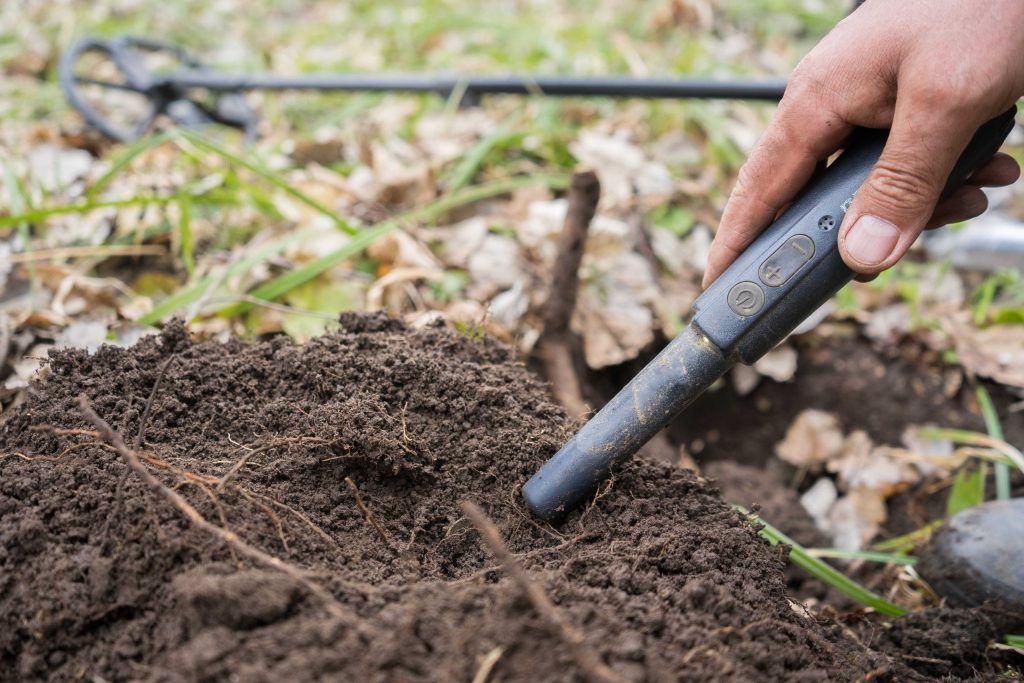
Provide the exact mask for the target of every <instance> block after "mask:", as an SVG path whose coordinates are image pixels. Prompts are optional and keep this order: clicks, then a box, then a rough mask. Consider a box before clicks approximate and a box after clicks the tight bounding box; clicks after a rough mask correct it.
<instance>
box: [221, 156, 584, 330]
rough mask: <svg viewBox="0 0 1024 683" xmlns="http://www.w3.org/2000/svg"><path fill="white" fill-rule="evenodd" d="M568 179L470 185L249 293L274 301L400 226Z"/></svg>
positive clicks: (242, 307) (239, 309)
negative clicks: (531, 187)
mask: <svg viewBox="0 0 1024 683" xmlns="http://www.w3.org/2000/svg"><path fill="white" fill-rule="evenodd" d="M568 182H569V179H568V177H566V176H539V177H535V176H528V177H518V178H509V179H507V180H500V181H496V182H493V183H488V184H485V185H479V186H476V187H471V188H469V189H467V190H465V191H463V192H459V193H455V194H451V195H446V196H444V197H441V198H440V199H438V200H436V201H435V202H433V203H431V204H428V205H426V206H423V207H420V208H418V209H413V210H411V211H407V212H405V213H403V214H400V215H398V216H396V217H395V218H392V219H390V220H387V221H384V222H382V223H378V224H377V225H375V226H374V227H372V228H369V229H367V230H363V231H362V232H360V233H359V234H357V235H356V236H354V237H353V238H352V239H351V240H350V241H349V242H347V243H346V244H345V245H344V246H342V247H340V248H339V249H336V250H335V251H333V252H331V253H329V254H325V255H324V256H321V257H320V258H318V259H316V260H314V261H311V262H309V263H307V264H306V265H304V266H302V267H301V268H297V269H295V270H293V271H290V272H288V273H285V274H284V275H281V276H280V277H278V278H275V279H273V280H271V281H270V282H267V283H266V284H264V285H261V286H260V287H257V288H256V289H254V290H253V291H252V292H250V296H252V297H255V298H257V299H265V300H267V301H273V300H274V299H277V298H278V297H280V296H282V295H283V294H286V293H287V292H289V291H291V290H292V289H295V288H296V287H298V286H299V285H302V284H305V283H306V282H309V281H310V280H312V279H313V278H315V277H316V276H318V275H320V274H321V273H323V272H325V271H326V270H328V269H330V268H332V267H334V266H336V265H337V264H339V263H342V262H343V261H345V260H347V259H349V258H352V257H353V256H355V255H357V254H359V253H360V252H361V251H363V249H365V248H366V247H368V246H369V245H370V244H371V243H372V242H373V241H374V240H376V239H379V238H380V237H383V236H384V235H386V234H388V233H389V232H392V231H394V230H397V229H398V228H399V227H400V226H402V225H404V224H407V223H415V222H429V221H433V220H436V219H438V218H440V217H441V216H443V215H444V214H446V213H448V212H449V211H451V210H452V209H455V208H458V207H460V206H466V205H468V204H473V203H475V202H478V201H481V200H484V199H489V198H491V197H498V196H500V195H503V194H508V193H509V192H513V191H514V190H518V189H521V188H524V187H530V186H533V185H545V186H547V187H549V188H552V189H555V188H565V187H567V186H568ZM252 306H253V304H252V303H249V302H243V303H239V304H235V305H233V306H230V307H228V308H226V309H224V310H222V311H221V314H222V315H228V316H230V315H238V314H240V313H244V312H245V311H247V310H249V309H251V308H252Z"/></svg>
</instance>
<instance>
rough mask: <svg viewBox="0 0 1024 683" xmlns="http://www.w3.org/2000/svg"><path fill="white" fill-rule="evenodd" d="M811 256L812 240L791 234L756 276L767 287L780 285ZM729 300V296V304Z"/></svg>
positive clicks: (812, 253)
mask: <svg viewBox="0 0 1024 683" xmlns="http://www.w3.org/2000/svg"><path fill="white" fill-rule="evenodd" d="M812 256H814V241H813V240H812V239H811V238H810V237H808V236H807V235H793V236H792V237H790V238H789V239H788V240H786V242H785V244H783V245H782V246H781V247H779V248H778V249H776V250H775V253H774V254H772V255H771V256H769V257H768V258H767V259H766V260H765V262H764V263H762V264H761V267H760V268H759V269H758V271H757V276H758V277H759V278H761V282H763V283H765V284H766V285H768V286H769V287H781V286H782V285H784V284H786V282H787V281H789V278H791V277H793V275H794V274H795V273H796V271H798V270H800V266H802V265H804V264H805V263H807V262H808V261H810V260H811V257H812ZM731 302H732V299H731V298H730V305H731ZM758 308H760V307H758ZM733 310H735V309H733Z"/></svg>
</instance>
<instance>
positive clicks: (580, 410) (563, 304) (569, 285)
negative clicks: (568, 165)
mask: <svg viewBox="0 0 1024 683" xmlns="http://www.w3.org/2000/svg"><path fill="white" fill-rule="evenodd" d="M600 198H601V184H600V182H599V181H598V179H597V174H596V173H594V172H593V171H588V170H584V171H577V172H575V173H573V176H572V185H571V186H570V187H569V208H568V211H567V212H566V214H565V224H564V225H563V227H562V234H561V235H560V236H559V239H558V256H557V257H556V259H555V266H554V272H553V275H552V278H551V290H550V291H551V294H550V295H549V296H548V300H547V303H545V304H544V331H543V333H542V334H541V337H540V339H539V340H538V343H537V352H538V355H539V356H540V359H541V362H542V363H543V364H544V373H545V375H546V376H547V379H548V382H550V383H551V386H552V390H553V391H554V393H555V398H557V399H558V401H559V403H561V404H562V406H563V407H564V408H565V409H566V410H568V411H569V413H570V414H571V415H572V416H573V417H583V416H584V415H586V414H587V413H588V412H589V408H588V407H587V404H586V402H585V401H584V400H583V393H582V391H581V390H580V384H579V378H578V377H577V376H576V369H575V366H574V363H573V353H572V334H571V333H570V331H569V322H570V320H572V312H573V310H575V308H576V294H577V292H578V291H579V286H580V281H579V269H580V263H581V262H582V261H583V248H584V246H585V244H586V241H587V230H588V229H589V228H590V221H591V220H592V219H593V218H594V214H595V213H596V212H597V203H598V201H599V200H600Z"/></svg>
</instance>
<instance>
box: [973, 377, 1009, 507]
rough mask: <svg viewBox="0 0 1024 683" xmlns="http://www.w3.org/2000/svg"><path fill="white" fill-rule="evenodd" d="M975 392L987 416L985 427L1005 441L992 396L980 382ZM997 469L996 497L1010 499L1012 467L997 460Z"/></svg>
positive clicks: (995, 437)
mask: <svg viewBox="0 0 1024 683" xmlns="http://www.w3.org/2000/svg"><path fill="white" fill-rule="evenodd" d="M974 393H975V395H976V396H977V397H978V405H979V406H981V414H982V416H983V417H984V418H985V429H986V430H987V431H988V435H989V436H991V437H992V438H993V439H997V440H999V441H1004V440H1005V439H1004V438H1003V425H1001V424H1000V423H999V414H998V413H996V407H995V406H994V405H993V404H992V397H991V396H989V395H988V392H987V391H985V387H983V386H982V385H980V384H979V385H978V388H977V389H976V390H975V392H974ZM995 471H996V498H997V499H999V500H1009V499H1010V468H1009V467H1008V466H1007V465H1006V463H1002V462H997V463H996V465H995Z"/></svg>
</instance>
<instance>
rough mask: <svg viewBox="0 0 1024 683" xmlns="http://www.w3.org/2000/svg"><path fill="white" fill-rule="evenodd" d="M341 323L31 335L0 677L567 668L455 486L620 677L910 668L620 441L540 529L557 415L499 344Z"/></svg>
mask: <svg viewBox="0 0 1024 683" xmlns="http://www.w3.org/2000/svg"><path fill="white" fill-rule="evenodd" d="M342 323H343V326H344V331H343V332H341V333H338V334H333V335H329V336H325V337H322V338H319V339H316V340H314V341H312V342H310V343H309V344H306V345H302V346H296V345H294V344H292V343H291V342H289V341H287V340H286V339H283V338H275V339H272V340H269V341H263V342H259V343H243V342H240V341H231V342H228V343H225V344H220V343H213V342H204V343H198V342H195V341H193V340H191V339H190V338H189V336H188V334H187V333H186V332H185V330H184V328H183V327H182V326H181V325H171V326H169V327H168V328H167V329H166V330H165V331H164V333H163V334H162V335H160V336H159V337H151V338H147V339H144V340H143V341H141V342H140V343H139V344H137V345H136V346H135V347H133V348H131V349H127V350H125V349H119V348H114V347H103V348H101V349H100V350H99V351H97V352H96V353H94V354H92V355H90V354H88V353H86V352H84V351H76V350H67V351H62V352H59V353H57V354H54V355H53V356H52V358H51V359H50V361H49V370H48V373H47V374H46V376H45V378H43V379H41V380H40V381H37V382H36V383H35V384H34V385H33V386H32V388H31V390H30V391H29V393H28V395H27V398H26V400H25V401H24V402H23V403H22V404H21V405H20V406H18V407H17V408H16V409H14V410H12V411H10V412H9V413H8V414H7V415H5V416H4V417H3V422H2V423H0V678H2V679H4V680H38V679H47V678H49V679H63V680H67V679H76V678H84V679H86V680H89V679H90V678H91V677H94V676H98V677H101V678H103V679H105V680H109V681H120V680H137V679H141V680H158V681H179V680H227V679H229V678H230V679H234V680H241V681H258V680H282V679H285V680H303V679H318V680H339V681H341V680H346V681H347V680H361V681H362V680H365V681H407V680H408V681H413V680H415V681H420V680H444V681H447V680H472V679H473V677H474V675H476V674H477V673H478V670H479V668H480V666H481V663H482V662H484V661H485V659H486V660H488V662H489V665H492V666H493V668H492V669H491V670H490V674H489V678H488V680H491V681H526V680H530V681H533V680H544V681H577V680H582V678H583V674H582V672H581V670H580V669H579V668H578V667H577V665H576V663H575V662H574V660H573V658H572V655H571V653H570V648H568V647H567V646H566V644H565V643H564V642H561V641H560V639H559V637H558V635H557V633H556V632H555V631H554V630H553V629H552V628H551V627H550V624H548V623H547V622H545V621H544V620H543V619H542V618H541V617H540V616H538V615H537V614H536V612H535V611H534V610H533V609H532V608H531V605H530V603H529V602H528V601H527V600H526V598H525V597H524V595H523V594H522V592H521V591H520V590H519V588H518V587H517V586H516V584H514V583H513V582H511V581H510V580H509V579H508V578H507V577H506V576H505V574H504V572H502V571H501V570H500V569H499V568H498V567H497V566H496V563H495V561H494V560H493V558H492V557H491V556H490V555H489V554H488V552H487V551H486V549H485V547H484V545H483V544H482V543H481V540H480V536H479V534H478V533H477V531H476V529H475V528H474V527H473V525H472V524H471V523H470V522H469V520H468V519H466V517H465V516H464V515H463V514H462V512H461V511H460V509H459V503H460V502H461V501H464V500H472V501H474V502H476V503H477V504H478V505H479V506H480V507H481V508H483V510H484V511H485V512H486V513H487V515H489V517H490V518H491V519H492V520H494V522H495V524H496V525H497V527H498V529H499V530H500V532H501V536H502V537H503V539H504V541H505V543H506V544H507V545H508V547H509V549H510V550H511V552H513V553H515V555H516V556H517V558H518V561H519V562H520V563H521V564H522V565H523V566H524V567H526V569H527V570H528V571H529V573H530V576H531V577H532V579H533V580H534V581H536V582H537V583H539V584H540V585H541V586H542V587H543V588H544V590H546V591H547V593H548V594H549V596H550V597H551V598H552V600H553V601H554V602H555V603H556V604H557V605H558V606H559V609H560V610H562V611H564V614H565V616H566V617H567V618H568V619H569V620H570V621H571V622H572V623H573V624H574V625H575V626H576V627H577V628H579V629H580V630H582V631H583V632H584V633H585V634H586V646H587V647H589V648H591V649H592V650H593V651H595V652H596V653H597V654H598V656H600V657H601V659H602V660H603V661H604V662H606V663H607V665H608V666H609V667H611V669H612V670H613V671H615V672H616V673H617V674H618V675H620V676H622V677H624V678H625V679H627V680H636V681H640V680H648V681H675V680H682V679H685V680H737V681H750V680H769V679H784V678H785V679H789V678H796V679H800V680H857V679H863V678H864V677H866V676H869V675H870V677H871V678H873V679H875V680H878V679H882V680H884V679H886V678H905V677H906V676H907V675H910V676H912V675H913V672H911V671H910V670H909V669H908V668H906V667H905V666H904V664H902V663H900V661H899V660H897V659H895V658H892V657H889V656H888V655H886V654H883V653H881V652H878V651H875V650H871V649H867V648H866V647H864V646H863V645H862V644H860V643H858V642H857V641H856V640H855V639H853V638H852V637H850V636H848V635H847V634H846V633H845V632H844V630H843V629H841V628H839V627H838V626H836V625H835V624H832V623H826V622H819V621H818V620H816V619H815V618H813V617H811V616H809V615H808V614H806V613H805V612H803V611H801V610H798V609H794V607H793V605H792V604H791V603H790V601H789V600H788V599H787V597H786V595H785V589H786V583H785V579H784V575H783V569H784V567H785V561H784V550H782V549H780V548H773V547H771V546H769V545H768V544H767V543H766V542H765V541H763V540H761V539H760V538H759V537H758V536H757V535H756V533H755V531H754V530H753V529H752V528H751V526H750V525H749V524H748V523H747V522H746V520H744V519H743V518H742V517H741V516H740V515H739V514H738V513H736V512H734V511H733V510H731V509H730V508H729V506H727V505H726V504H725V503H723V502H722V500H721V498H720V497H719V495H718V493H717V491H716V490H715V489H713V488H712V487H711V486H709V485H708V484H707V483H706V482H705V481H704V480H702V479H700V478H698V477H696V476H695V475H693V474H692V473H689V472H687V471H683V470H679V469H673V468H670V467H668V466H664V465H660V464H656V463H650V462H642V461H639V460H638V461H635V462H632V463H630V464H629V465H627V466H626V467H624V468H623V469H622V470H621V471H620V472H619V473H618V474H617V476H616V477H615V479H614V481H613V483H612V485H611V486H610V487H609V488H606V489H603V490H602V492H601V494H600V495H599V496H598V497H597V499H596V500H595V501H594V502H593V503H592V504H591V505H589V506H587V507H586V509H585V510H582V511H580V512H577V513H575V514H574V515H573V516H571V517H570V518H569V519H568V520H567V521H566V522H565V523H564V524H563V525H562V526H560V527H558V528H553V527H549V526H547V525H543V524H540V523H538V522H537V521H536V520H534V519H532V518H531V517H530V516H529V515H528V514H527V512H526V510H525V509H524V507H523V506H522V504H521V503H520V501H519V498H518V490H519V487H520V486H521V485H522V484H523V482H525V481H526V479H527V478H528V477H529V476H530V475H531V474H532V473H533V472H534V471H535V470H536V468H537V467H538V466H539V465H540V464H541V463H542V462H543V461H544V460H545V459H546V458H548V457H550V456H551V455H552V454H553V453H554V452H555V451H556V450H557V449H558V447H559V446H560V445H561V444H562V443H563V441H564V440H565V439H566V438H567V437H568V436H569V431H568V430H569V428H570V425H569V422H568V421H567V420H566V419H565V415H564V413H563V411H562V410H561V409H560V408H558V407H556V406H555V405H553V404H552V403H551V402H550V401H549V399H548V398H547V395H546V392H545V388H544V387H543V386H542V385H541V384H540V383H539V382H538V381H537V380H536V379H535V378H534V377H533V376H532V375H531V374H530V373H529V372H528V371H527V370H526V369H525V368H524V367H523V366H522V365H521V364H519V363H517V362H515V361H513V360H512V359H511V357H510V352H509V350H508V349H507V348H506V347H504V346H502V345H500V344H498V343H496V342H493V341H490V340H487V339H483V340H480V339H470V338H467V337H465V336H462V335H459V334H457V333H456V332H453V331H450V330H448V329H445V328H442V327H427V328H424V329H420V330H410V329H406V328H405V327H404V326H402V325H401V324H400V323H397V322H395V321H393V320H388V319H387V318H384V317H383V316H377V315H359V316H356V315H350V316H345V317H344V318H343V320H342ZM168 358H171V359H172V360H170V361H169V363H170V364H169V365H168V366H167V367H166V372H165V374H164V376H163V378H162V381H161V382H160V383H159V386H157V387H155V389H154V385H155V384H156V383H157V378H158V377H159V376H160V373H161V370H162V368H163V366H164V364H165V363H166V362H168V360H167V359H168ZM79 395H85V396H86V397H87V398H88V400H89V401H90V402H91V404H92V406H93V407H94V409H95V410H96V412H97V413H98V414H99V415H100V416H101V417H103V418H104V419H105V420H106V421H107V422H109V423H110V424H111V426H112V427H113V428H114V429H115V430H117V431H118V432H119V433H120V434H121V435H123V437H124V439H125V441H126V442H127V443H129V444H131V443H133V441H134V440H136V439H137V438H138V436H139V434H140V432H142V438H141V446H140V447H139V448H138V451H139V453H140V454H141V455H142V456H143V459H144V463H145V465H146V467H147V468H149V469H150V471H152V472H153V473H154V474H155V475H156V476H157V477H158V478H159V479H160V481H161V482H162V483H163V484H165V485H166V486H168V487H172V488H173V489H174V490H175V491H176V492H177V493H179V494H180V495H182V496H184V497H185V498H186V499H187V500H188V501H189V502H190V504H191V505H193V506H194V507H195V508H196V509H197V510H198V511H199V512H200V513H201V514H202V515H203V516H204V517H205V519H206V520H208V521H210V522H211V523H214V524H217V525H219V526H221V527H223V528H226V529H229V530H230V531H232V532H234V533H235V534H237V535H238V537H239V538H241V539H242V540H244V542H246V543H248V544H249V545H251V546H254V547H257V548H259V549H261V550H262V551H264V552H266V553H269V554H272V555H274V556H275V557H277V558H279V559H280V560H281V561H283V562H286V563H289V564H290V565H292V566H294V567H297V568H300V569H301V570H303V571H304V572H305V576H307V577H308V578H309V579H310V580H312V581H314V582H315V583H316V584H318V585H320V586H322V587H323V588H325V589H326V590H327V591H329V592H330V594H331V595H332V596H333V597H334V599H335V600H337V602H338V603H339V604H340V606H341V607H342V609H343V612H342V613H341V614H337V613H334V614H332V613H331V612H329V611H328V610H326V609H325V605H324V604H323V601H322V600H320V599H319V598H317V597H316V596H314V595H311V594H310V593H309V592H308V591H307V590H305V589H303V588H302V587H301V586H300V585H298V584H297V583H296V582H295V581H293V580H292V579H290V578H289V577H287V576H285V575H284V574H283V573H281V572H278V571H274V570H272V569H268V568H266V567H262V566H254V565H252V564H251V563H249V562H247V561H245V560H244V559H243V558H242V557H240V556H239V555H238V554H237V553H236V552H234V550H233V549H232V548H231V547H229V546H226V545H224V544H223V543H221V542H220V541H219V540H217V539H216V538H214V537H212V536H211V535H209V534H206V533H204V532H202V531H200V530H198V529H197V528H196V527H195V526H194V525H192V524H191V523H190V522H189V521H188V520H186V519H185V518H184V517H183V516H182V515H181V514H180V513H179V512H178V511H177V510H176V509H174V508H173V507H172V506H171V505H169V504H168V503H167V501H166V500H164V499H162V498H160V497H158V496H155V495H154V494H153V492H152V491H151V490H149V489H148V488H146V487H145V486H144V484H143V483H142V482H141V481H140V480H139V478H138V477H137V476H136V475H135V474H134V473H132V472H130V471H129V470H128V468H127V466H126V464H125V461H124V459H123V458H122V457H121V455H120V454H118V453H117V452H115V451H114V450H112V449H111V448H109V447H107V446H105V445H103V444H102V443H100V441H99V440H98V439H97V438H96V437H95V434H93V433H92V430H93V426H92V425H91V424H90V423H89V422H88V421H86V420H85V418H84V417H83V415H82V412H81V410H80V409H79V407H78V397H79ZM147 406H148V408H149V410H148V417H147V418H146V421H145V425H144V432H143V431H142V427H143V425H142V424H141V423H142V417H143V414H144V413H146V412H147ZM243 459H245V463H244V465H242V466H241V467H235V466H236V465H237V464H238V463H239V462H240V461H241V460H243ZM233 468H235V469H236V470H237V471H236V472H235V474H234V475H233V476H232V477H231V478H230V479H229V480H228V481H227V482H226V483H223V485H222V486H220V488H219V489H218V488H217V486H218V483H219V482H223V481H224V475H225V474H226V473H228V472H229V471H232V469H233ZM349 480H350V481H349ZM357 494H358V496H357Z"/></svg>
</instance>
